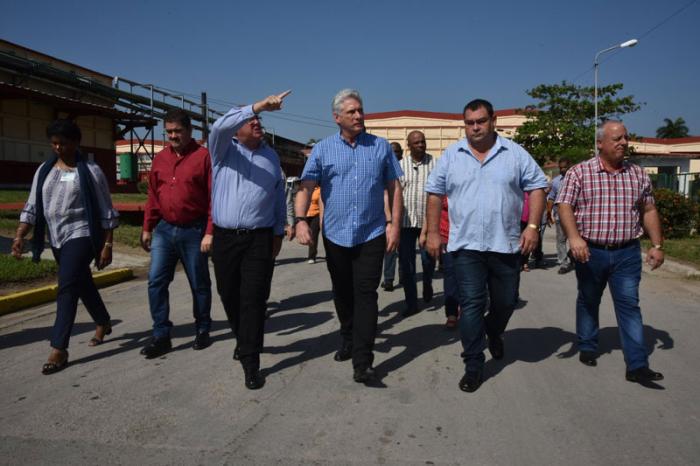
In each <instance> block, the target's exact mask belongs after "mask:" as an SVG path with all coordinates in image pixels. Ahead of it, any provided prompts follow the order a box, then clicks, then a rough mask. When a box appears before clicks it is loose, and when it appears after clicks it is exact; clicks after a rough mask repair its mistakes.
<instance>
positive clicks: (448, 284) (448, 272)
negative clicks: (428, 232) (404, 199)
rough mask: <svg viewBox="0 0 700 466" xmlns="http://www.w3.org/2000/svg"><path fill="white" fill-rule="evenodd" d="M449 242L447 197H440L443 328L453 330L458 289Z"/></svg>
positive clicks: (456, 311) (456, 318)
mask: <svg viewBox="0 0 700 466" xmlns="http://www.w3.org/2000/svg"><path fill="white" fill-rule="evenodd" d="M449 241H450V214H449V203H448V202H447V196H443V197H442V210H441V211H440V257H441V258H442V288H443V290H444V293H445V317H446V318H447V321H446V322H445V327H447V328H448V329H453V328H455V327H457V322H458V318H459V289H458V286H457V277H456V276H455V268H454V264H453V263H452V254H450V253H449V252H447V244H448V242H449Z"/></svg>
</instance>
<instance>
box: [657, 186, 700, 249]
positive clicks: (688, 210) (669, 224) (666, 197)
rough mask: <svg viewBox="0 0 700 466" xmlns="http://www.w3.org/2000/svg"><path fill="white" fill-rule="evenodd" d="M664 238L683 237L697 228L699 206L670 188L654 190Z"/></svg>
mask: <svg viewBox="0 0 700 466" xmlns="http://www.w3.org/2000/svg"><path fill="white" fill-rule="evenodd" d="M654 198H655V199H656V209H657V210H658V211H659V215H660V216H661V227H662V229H663V234H664V238H685V237H687V236H690V233H691V231H692V230H693V228H697V223H698V215H699V211H700V206H698V204H697V203H696V202H693V201H692V200H691V199H688V198H687V197H685V196H683V195H682V194H678V193H677V192H675V191H671V190H670V189H665V188H661V189H656V190H654Z"/></svg>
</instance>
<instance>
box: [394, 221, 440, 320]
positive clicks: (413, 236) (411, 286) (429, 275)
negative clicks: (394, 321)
mask: <svg viewBox="0 0 700 466" xmlns="http://www.w3.org/2000/svg"><path fill="white" fill-rule="evenodd" d="M420 230H421V229H420V228H402V229H401V241H400V242H399V268H400V269H401V283H403V291H404V295H405V296H406V307H407V308H408V309H409V310H415V309H417V308H418V290H417V288H416V241H417V240H418V238H419V237H420ZM420 259H421V265H422V266H423V290H425V289H426V288H427V287H431V286H432V285H433V272H434V271H435V259H433V257H432V256H431V255H430V254H428V251H426V250H425V249H423V248H420Z"/></svg>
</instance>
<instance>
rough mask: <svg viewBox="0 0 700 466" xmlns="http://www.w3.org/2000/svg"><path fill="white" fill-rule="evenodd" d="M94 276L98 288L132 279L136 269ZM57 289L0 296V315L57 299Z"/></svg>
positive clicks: (35, 290) (43, 289)
mask: <svg viewBox="0 0 700 466" xmlns="http://www.w3.org/2000/svg"><path fill="white" fill-rule="evenodd" d="M92 278H93V280H94V281H95V285H97V287H98V288H104V287H106V286H110V285H114V284H117V283H121V282H124V281H126V280H131V279H132V278H134V271H133V270H131V269H115V270H109V271H107V272H97V273H95V274H93V276H92ZM57 290H58V285H50V286H42V287H41V288H35V289H32V290H27V291H20V292H18V293H12V294H9V295H7V296H0V316H3V315H5V314H10V313H12V312H16V311H20V310H22V309H26V308H28V307H32V306H36V305H38V304H44V303H48V302H50V301H53V300H55V299H56V292H57Z"/></svg>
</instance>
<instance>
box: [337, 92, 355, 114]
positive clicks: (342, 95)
mask: <svg viewBox="0 0 700 466" xmlns="http://www.w3.org/2000/svg"><path fill="white" fill-rule="evenodd" d="M348 99H355V100H357V101H358V102H360V105H362V97H360V93H359V92H358V91H356V90H355V89H343V90H341V91H339V92H338V93H337V94H336V95H335V97H333V104H332V109H333V113H335V114H339V113H340V111H341V107H342V105H343V102H345V101H346V100H348Z"/></svg>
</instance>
